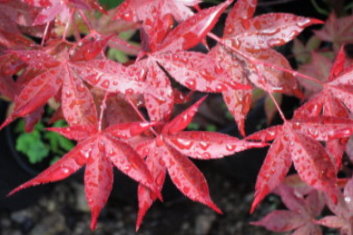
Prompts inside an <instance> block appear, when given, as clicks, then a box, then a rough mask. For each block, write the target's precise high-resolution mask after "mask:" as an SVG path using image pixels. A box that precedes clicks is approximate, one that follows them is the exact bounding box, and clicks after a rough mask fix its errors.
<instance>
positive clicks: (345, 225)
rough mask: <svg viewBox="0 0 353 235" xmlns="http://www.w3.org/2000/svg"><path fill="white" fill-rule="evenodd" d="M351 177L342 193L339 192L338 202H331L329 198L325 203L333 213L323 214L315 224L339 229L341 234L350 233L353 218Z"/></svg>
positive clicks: (352, 184) (352, 182)
mask: <svg viewBox="0 0 353 235" xmlns="http://www.w3.org/2000/svg"><path fill="white" fill-rule="evenodd" d="M352 199H353V179H352V178H351V179H350V180H349V181H348V182H347V184H346V186H345V187H344V191H343V194H340V197H339V198H338V203H333V202H332V201H331V200H330V199H329V198H327V199H326V204H327V206H328V207H329V209H330V210H331V211H332V212H333V213H334V215H328V216H325V217H323V218H321V219H319V220H317V224H320V225H323V226H326V227H329V228H336V229H339V230H340V232H341V234H352V233H353V228H352V218H353V200H352Z"/></svg>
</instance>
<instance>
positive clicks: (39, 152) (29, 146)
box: [16, 130, 49, 164]
mask: <svg viewBox="0 0 353 235" xmlns="http://www.w3.org/2000/svg"><path fill="white" fill-rule="evenodd" d="M16 150H17V151H19V152H21V153H23V154H25V155H26V156H27V157H28V160H29V162H30V163H32V164H35V163H38V162H40V161H42V160H43V159H44V158H45V157H47V156H48V154H49V147H48V146H47V145H46V144H44V143H43V142H42V140H41V138H40V133H39V131H38V130H34V131H32V132H31V133H23V134H21V135H20V136H19V137H18V138H17V142H16Z"/></svg>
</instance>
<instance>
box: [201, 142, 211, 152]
mask: <svg viewBox="0 0 353 235" xmlns="http://www.w3.org/2000/svg"><path fill="white" fill-rule="evenodd" d="M199 145H200V147H201V148H202V149H203V150H207V149H208V147H210V144H209V143H207V142H204V141H201V142H200V143H199Z"/></svg>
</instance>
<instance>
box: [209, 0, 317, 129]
mask: <svg viewBox="0 0 353 235" xmlns="http://www.w3.org/2000/svg"><path fill="white" fill-rule="evenodd" d="M256 5H257V0H238V1H237V2H236V4H235V5H234V7H233V8H232V10H231V11H230V13H229V14H228V17H227V20H226V24H225V28H224V34H223V41H224V43H225V44H227V45H229V46H231V47H233V48H236V49H237V50H239V51H242V53H244V54H246V55H248V56H250V57H252V58H253V59H254V60H263V61H266V62H267V63H268V64H273V65H277V66H280V67H282V68H287V69H290V65H289V63H288V61H287V60H286V58H285V57H284V56H282V55H281V54H280V53H278V52H276V51H275V50H274V49H272V47H274V46H281V45H283V44H285V43H287V42H288V41H290V40H292V39H293V38H295V37H296V36H297V35H298V34H299V33H300V32H301V31H302V30H303V29H304V28H305V27H307V26H310V25H312V24H316V23H319V21H318V20H315V19H310V18H305V17H300V16H295V15H292V14H287V13H269V14H264V15H260V16H256V17H253V15H254V12H255V8H256ZM210 54H211V56H212V57H215V60H216V61H217V63H218V64H219V66H222V67H223V68H224V69H225V70H227V71H230V73H231V75H232V80H233V81H234V82H237V83H241V84H246V85H249V84H254V85H255V86H257V87H259V88H262V89H264V90H266V91H269V92H281V93H285V94H289V95H298V94H299V93H300V92H299V90H298V84H297V81H296V80H295V79H294V78H293V76H291V75H289V74H285V73H283V72H281V71H278V70H276V69H273V68H269V67H265V66H264V65H262V64H256V63H255V64H254V62H251V61H249V60H247V59H246V58H243V57H242V56H240V55H238V54H237V53H235V52H232V51H231V50H229V49H227V48H226V47H224V46H221V45H217V46H216V47H214V48H213V49H212V50H211V51H210ZM223 97H224V100H225V102H226V104H227V107H228V109H229V110H230V112H231V113H232V114H233V116H234V118H235V121H236V122H237V124H238V127H239V130H240V133H241V134H242V135H245V130H244V120H245V117H246V115H247V113H248V111H249V110H250V105H251V99H252V94H251V91H250V90H236V91H225V92H223Z"/></svg>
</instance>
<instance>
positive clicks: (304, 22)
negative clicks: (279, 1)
mask: <svg viewBox="0 0 353 235" xmlns="http://www.w3.org/2000/svg"><path fill="white" fill-rule="evenodd" d="M309 22H310V19H308V18H305V19H303V20H302V21H299V22H298V23H297V26H299V27H304V26H305V25H307V24H308V23H309Z"/></svg>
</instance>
